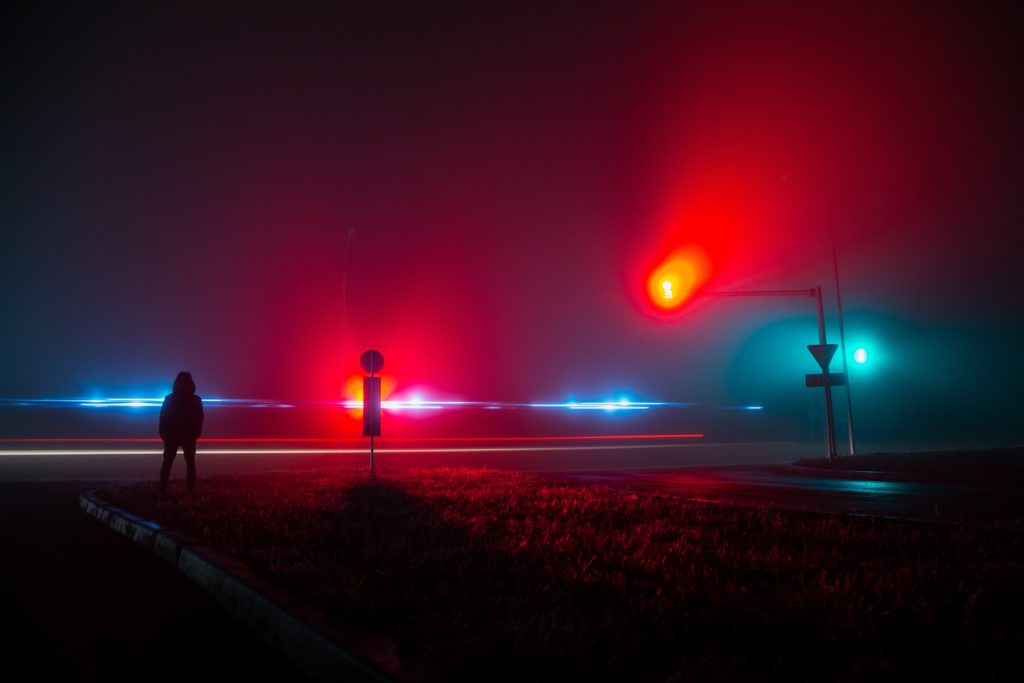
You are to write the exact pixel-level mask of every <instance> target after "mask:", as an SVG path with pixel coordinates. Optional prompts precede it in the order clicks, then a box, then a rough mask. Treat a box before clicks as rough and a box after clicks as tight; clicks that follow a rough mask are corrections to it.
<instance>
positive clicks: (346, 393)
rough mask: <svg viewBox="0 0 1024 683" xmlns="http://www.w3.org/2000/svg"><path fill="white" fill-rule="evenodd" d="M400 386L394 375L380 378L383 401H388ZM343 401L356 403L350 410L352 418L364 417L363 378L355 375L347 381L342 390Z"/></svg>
mask: <svg viewBox="0 0 1024 683" xmlns="http://www.w3.org/2000/svg"><path fill="white" fill-rule="evenodd" d="M397 386H398V380H397V379H396V378H395V377H394V376H392V375H381V376H380V396H381V399H387V398H388V397H389V396H391V394H392V393H393V392H394V391H395V388H396V387H397ZM341 394H342V397H343V398H342V400H343V401H345V402H351V403H354V404H355V406H354V407H350V408H349V409H348V414H349V415H350V416H351V417H362V415H363V376H362V375H353V376H352V377H349V378H348V379H347V380H345V385H344V387H343V388H342V390H341Z"/></svg>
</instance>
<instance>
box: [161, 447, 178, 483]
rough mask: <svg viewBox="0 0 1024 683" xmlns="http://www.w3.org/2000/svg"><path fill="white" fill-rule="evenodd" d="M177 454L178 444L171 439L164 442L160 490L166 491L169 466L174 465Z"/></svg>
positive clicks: (169, 474)
mask: <svg viewBox="0 0 1024 683" xmlns="http://www.w3.org/2000/svg"><path fill="white" fill-rule="evenodd" d="M177 454H178V442H177V441H174V440H172V439H166V440H164V464H163V465H162V466H161V467H160V490H161V491H166V490H167V480H168V479H170V477H171V465H173V464H174V456H176V455H177Z"/></svg>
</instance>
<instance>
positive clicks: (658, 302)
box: [647, 246, 710, 311]
mask: <svg viewBox="0 0 1024 683" xmlns="http://www.w3.org/2000/svg"><path fill="white" fill-rule="evenodd" d="M709 270H710V267H709V264H708V258H707V255H706V254H705V253H704V251H703V250H702V249H700V248H698V247H693V246H690V247H683V248H682V249H677V250H676V251H674V252H672V254H670V255H669V257H668V258H667V259H665V260H664V261H662V262H661V263H660V264H659V265H658V266H656V267H655V268H654V270H652V271H651V274H650V275H649V276H648V277H647V296H648V297H649V298H650V300H651V303H653V304H654V305H655V306H657V307H658V308H661V309H663V310H666V311H669V310H674V309H677V308H679V307H680V306H682V305H683V304H684V303H686V301H687V300H688V299H689V298H690V297H691V296H692V295H693V293H694V292H695V291H696V289H697V288H698V287H699V286H700V285H702V284H703V283H704V281H705V280H707V278H708V274H709Z"/></svg>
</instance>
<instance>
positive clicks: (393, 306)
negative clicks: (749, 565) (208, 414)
mask: <svg viewBox="0 0 1024 683" xmlns="http://www.w3.org/2000/svg"><path fill="white" fill-rule="evenodd" d="M684 5H685V6H684ZM893 5H896V6H895V7H894V6H893ZM937 5H938V3H924V2H922V3H890V2H878V3H850V4H845V3H811V2H807V3H755V2H751V3H747V2H716V3H710V2H709V3H685V4H684V3H671V2H667V3H536V4H532V3H522V2H517V3H508V4H507V5H505V6H503V7H502V6H498V5H497V4H493V3H477V2H467V3H459V4H450V3H409V4H400V3H392V2H375V3H343V2H338V3H319V4H309V3H280V4H277V5H269V4H257V3H240V4H238V5H235V6H234V7H233V8H231V9H228V6H227V5H220V4H217V3H195V4H191V5H190V4H189V3H182V2H170V3H134V2H125V3H83V4H81V5H77V6H75V5H71V4H68V5H67V6H65V5H64V4H63V3H58V4H54V5H48V4H44V3H24V4H22V6H20V7H9V8H7V9H5V10H3V11H4V12H5V15H4V16H3V17H2V22H0V23H2V28H0V32H2V34H0V39H2V40H0V42H2V44H3V47H2V48H0V49H2V50H3V54H4V63H5V64H6V72H7V73H6V77H5V86H4V92H5V100H6V106H5V107H4V109H3V114H2V116H3V165H2V174H3V175H2V181H3V182H2V188H3V194H2V200H0V224H2V238H0V239H2V242H0V248H2V253H0V285H2V291H3V296H2V304H0V315H2V321H3V334H2V338H0V339H2V341H0V344H2V346H0V359H2V361H0V396H4V397H27V398H39V397H46V396H82V395H85V394H87V393H88V392H96V391H99V392H102V395H107V396H123V395H138V392H139V391H140V388H147V389H148V388H151V387H163V386H165V385H166V386H169V384H170V381H171V380H172V379H173V377H174V375H175V373H176V372H177V371H178V370H181V369H189V370H191V371H192V373H193V374H194V376H195V377H196V381H197V383H198V384H199V392H200V393H201V394H203V395H206V396H223V397H265V398H274V399H282V400H288V399H324V400H328V399H334V398H337V397H339V396H340V395H341V391H342V385H343V383H344V381H345V379H346V378H347V377H349V376H351V375H354V374H357V373H358V364H357V359H358V354H359V352H361V351H362V350H364V349H365V348H369V347H375V348H379V349H380V350H381V351H382V352H383V353H384V356H385V358H386V372H387V373H389V374H392V375H394V376H395V378H396V379H397V381H398V383H399V386H400V387H402V386H419V387H424V388H425V390H426V391H427V392H430V393H431V394H432V395H433V396H435V397H440V398H461V399H466V400H496V401H531V400H564V399H566V398H567V397H570V396H572V397H575V398H577V399H580V400H604V399H606V398H608V397H609V396H610V395H612V394H613V393H615V392H622V391H626V392H629V393H631V394H632V395H634V396H635V397H637V398H638V399H645V400H666V401H697V402H703V403H709V404H715V403H722V404H733V403H758V404H763V405H765V407H766V413H772V412H774V414H777V415H783V416H786V415H790V416H797V417H801V418H802V417H803V416H804V414H805V413H806V412H807V409H808V402H809V400H810V399H809V398H808V393H809V392H812V390H811V389H806V388H804V387H803V374H804V373H809V372H815V371H816V366H815V365H814V362H813V360H812V359H811V357H810V354H808V353H807V351H806V349H804V345H806V344H808V343H814V342H816V341H817V338H816V328H815V324H814V317H813V316H814V309H813V303H812V300H811V299H806V300H803V299H793V300H785V299H783V300H777V301H773V300H750V301H746V300H744V301H735V300H725V301H722V300H702V301H698V302H697V303H696V304H695V305H694V306H693V307H691V308H690V309H689V310H687V311H686V312H685V313H683V314H681V315H676V316H667V317H666V316H659V315H655V314H653V313H652V312H651V311H650V309H649V307H648V306H647V305H646V303H645V300H644V296H645V294H644V286H645V278H646V275H647V272H648V271H649V269H650V268H651V267H652V266H654V265H655V264H656V263H657V262H658V261H659V260H660V259H661V258H662V257H663V256H665V255H666V254H667V253H668V252H669V251H671V250H672V249H673V248H675V247H679V246H682V245H685V244H696V245H700V246H701V247H702V248H704V249H705V250H706V251H707V253H708V254H709V255H710V257H711V260H712V276H711V281H710V282H709V284H708V288H709V289H730V288H732V289H741V288H762V289H779V288H791V287H793V288H796V287H799V288H808V287H812V286H814V285H815V284H818V283H821V284H823V285H824V287H825V291H826V307H827V310H828V312H829V313H830V315H831V317H830V325H829V336H830V341H838V328H837V326H836V324H835V319H834V313H835V300H834V287H833V286H832V271H831V252H830V241H829V230H830V227H831V226H834V227H835V230H836V234H837V237H838V242H839V250H840V251H839V254H840V268H841V275H842V277H843V296H844V306H845V308H846V313H847V339H848V342H849V343H850V346H851V348H850V349H849V351H850V352H851V353H852V348H853V347H854V346H856V345H858V344H860V343H863V344H865V345H866V346H867V348H868V350H869V353H870V354H872V359H873V362H872V363H870V364H869V365H868V366H865V367H864V368H852V369H851V374H852V375H853V382H854V384H853V390H854V401H855V407H857V409H858V414H859V415H862V417H861V419H860V424H859V427H860V428H861V429H862V430H864V434H865V438H868V439H875V440H877V441H879V442H883V441H885V440H887V439H888V440H892V441H897V440H898V441H902V442H906V443H912V444H913V443H920V444H924V443H926V442H930V440H932V439H934V438H940V439H948V440H949V441H950V442H951V443H952V442H953V441H964V442H977V443H983V442H984V443H1020V442H1022V441H1024V426H1022V425H1024V420H1021V419H1020V404H1021V401H1020V399H1019V398H1018V397H1019V395H1020V393H1021V392H1022V391H1024V386H1022V380H1024V372H1022V370H1024V362H1022V360H1021V353H1020V352H1019V350H1018V345H1019V339H1020V335H1021V332H1022V331H1024V323H1022V321H1021V312H1022V308H1024V307H1022V306H1021V303H1020V301H1021V299H1020V292H1024V275H1022V266H1021V258H1022V252H1021V246H1022V244H1024V239H1022V237H1021V236H1020V228H1021V225H1022V219H1024V192H1022V180H1024V137H1022V134H1021V131H1022V127H1021V126H1022V124H1021V122H1022V121H1024V106H1022V104H1024V103H1022V92H1024V88H1022V86H1024V79H1022V71H1021V67H1020V65H1021V64H1022V63H1024V60H1022V54H1021V52H1022V46H1024V36H1022V35H1021V34H1022V33H1024V31H1022V27H1024V17H1022V16H1021V13H1022V11H1021V9H1020V8H1019V6H1018V7H1017V8H1011V7H1012V6H1011V5H1009V4H1007V6H1006V7H1002V6H998V5H993V4H984V3H962V4H961V5H959V6H951V7H947V6H945V5H943V6H942V7H938V6H937ZM212 6H216V7H220V8H221V9H214V8H212ZM349 228H354V229H355V231H356V232H355V235H354V237H353V239H352V242H351V252H350V260H349V266H348V297H347V300H348V308H347V311H348V315H347V320H346V321H344V323H343V321H342V314H341V309H342V296H341V293H342V256H343V253H344V250H345V241H346V234H347V230H348V229H349ZM342 350H343V351H344V357H341V353H342ZM838 365H839V363H838V359H837V361H836V362H835V363H834V365H833V370H834V371H836V370H838ZM148 393H154V394H155V393H156V392H154V391H149V392H148ZM813 397H814V400H819V397H820V394H819V393H818V392H817V391H815V392H814V393H813ZM839 405H840V406H842V405H843V404H842V403H841V402H840V403H839ZM794 419H796V418H794Z"/></svg>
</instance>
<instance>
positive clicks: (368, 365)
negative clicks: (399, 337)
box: [359, 349, 384, 474]
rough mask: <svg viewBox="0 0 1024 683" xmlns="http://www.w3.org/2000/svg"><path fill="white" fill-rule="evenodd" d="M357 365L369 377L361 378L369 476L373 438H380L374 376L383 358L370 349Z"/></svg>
mask: <svg viewBox="0 0 1024 683" xmlns="http://www.w3.org/2000/svg"><path fill="white" fill-rule="evenodd" d="M359 365H360V366H361V367H362V368H363V370H365V371H366V372H368V373H370V376H369V377H364V378H363V436H368V437H370V474H375V472H374V468H373V437H375V436H380V412H381V401H380V377H376V374H377V373H378V372H380V370H381V368H383V367H384V356H383V355H382V354H381V352H380V351H377V350H375V349H370V350H369V351H366V352H364V353H363V355H362V356H360V357H359Z"/></svg>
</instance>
